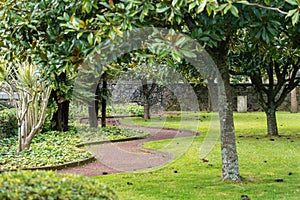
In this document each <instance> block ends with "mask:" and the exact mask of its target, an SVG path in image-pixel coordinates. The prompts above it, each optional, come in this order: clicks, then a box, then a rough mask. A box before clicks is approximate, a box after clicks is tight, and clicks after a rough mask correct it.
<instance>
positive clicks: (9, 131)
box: [0, 109, 18, 139]
mask: <svg viewBox="0 0 300 200" xmlns="http://www.w3.org/2000/svg"><path fill="white" fill-rule="evenodd" d="M16 135H18V120H17V117H16V110H15V109H4V110H1V111H0V139H2V138H9V137H12V136H16Z"/></svg>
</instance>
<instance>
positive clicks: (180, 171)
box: [95, 112, 300, 200]
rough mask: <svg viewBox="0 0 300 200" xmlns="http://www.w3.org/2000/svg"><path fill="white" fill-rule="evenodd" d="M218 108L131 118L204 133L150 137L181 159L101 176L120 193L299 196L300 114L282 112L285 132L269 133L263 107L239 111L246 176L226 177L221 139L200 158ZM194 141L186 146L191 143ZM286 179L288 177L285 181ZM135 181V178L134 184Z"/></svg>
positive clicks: (175, 196) (137, 196) (178, 196)
mask: <svg viewBox="0 0 300 200" xmlns="http://www.w3.org/2000/svg"><path fill="white" fill-rule="evenodd" d="M213 116H215V115H214V114H212V113H204V112H203V113H200V114H199V113H183V114H182V115H181V114H180V113H171V114H169V115H168V117H159V116H156V117H153V119H151V120H149V121H144V120H143V119H141V118H135V119H126V120H125V121H124V122H126V123H134V124H141V125H147V126H165V127H173V128H179V127H180V128H186V129H192V130H198V131H201V132H203V134H202V135H201V136H198V137H195V138H194V140H193V141H192V143H191V138H180V139H176V140H164V141H157V142H149V143H147V144H145V145H144V146H146V147H151V148H156V149H160V150H168V151H169V152H171V153H173V154H174V155H175V156H176V159H175V160H174V161H172V162H171V163H169V164H167V165H166V166H164V167H161V168H158V169H155V170H152V171H144V172H135V173H121V174H115V175H108V176H101V177H95V178H96V179H99V180H100V181H102V182H104V183H107V184H108V185H110V186H111V187H112V188H113V189H114V190H115V191H116V192H117V194H118V195H119V198H120V199H124V200H129V199H143V200H151V199H153V200H154V199H155V200H156V199H184V200H186V199H193V200H194V199H222V200H224V199H230V200H231V199H242V198H241V196H242V195H247V196H248V197H249V198H251V199H261V200H265V199H274V200H275V199H276V200H277V199H280V200H281V199H287V200H293V199H295V200H296V199H299V196H300V131H299V130H300V114H290V113H284V112H281V113H278V127H279V132H280V134H281V135H282V136H281V137H278V138H270V137H266V121H265V115H264V114H263V113H244V114H240V113H235V126H236V135H237V148H238V154H239V165H240V171H241V175H242V176H243V177H244V181H242V182H240V183H231V182H224V181H222V180H221V156H220V145H219V141H217V142H216V144H215V145H214V146H213V148H212V150H211V151H210V153H209V154H208V156H207V157H206V159H207V160H209V162H203V161H202V160H201V159H200V156H199V155H200V147H201V145H202V143H203V141H204V139H205V138H206V133H207V131H208V130H211V128H209V127H214V126H215V125H216V124H212V126H210V125H211V124H210V119H211V118H212V117H213ZM187 146H188V147H189V148H188V149H186V148H185V147H187ZM281 181H283V182H281ZM131 183H132V184H131Z"/></svg>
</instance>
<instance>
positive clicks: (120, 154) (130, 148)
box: [57, 126, 197, 176]
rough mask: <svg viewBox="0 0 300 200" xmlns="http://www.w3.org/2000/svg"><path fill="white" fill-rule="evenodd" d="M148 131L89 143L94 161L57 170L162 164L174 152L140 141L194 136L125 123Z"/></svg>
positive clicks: (93, 171) (88, 172)
mask: <svg viewBox="0 0 300 200" xmlns="http://www.w3.org/2000/svg"><path fill="white" fill-rule="evenodd" d="M127 127H131V128H135V129H139V130H144V131H147V132H149V134H150V136H149V137H147V138H146V139H139V140H133V141H127V142H116V143H106V144H98V145H92V146H89V147H88V150H89V151H91V152H92V153H93V154H94V155H95V157H96V161H94V162H92V163H89V164H86V165H83V166H78V167H72V168H67V169H63V170H58V171H57V173H61V174H63V173H71V174H80V175H84V176H99V175H106V174H112V173H120V172H130V171H137V170H144V169H149V168H154V167H158V166H162V165H164V164H166V163H167V162H169V161H170V160H172V158H173V155H172V154H170V153H167V152H160V151H155V150H153V149H147V148H144V147H142V144H143V143H145V142H149V141H154V140H163V139H170V138H177V137H187V136H195V135H196V134H197V133H196V132H193V131H185V130H177V129H165V128H154V127H138V126H127Z"/></svg>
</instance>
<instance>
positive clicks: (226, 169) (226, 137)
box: [209, 41, 241, 181]
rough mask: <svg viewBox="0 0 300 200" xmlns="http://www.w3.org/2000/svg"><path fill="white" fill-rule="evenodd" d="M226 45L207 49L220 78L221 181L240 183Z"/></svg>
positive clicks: (224, 42)
mask: <svg viewBox="0 0 300 200" xmlns="http://www.w3.org/2000/svg"><path fill="white" fill-rule="evenodd" d="M227 52H228V45H227V42H226V41H223V42H221V43H220V45H219V46H218V48H214V49H209V53H210V55H211V56H212V58H213V60H214V62H215V64H216V65H217V67H218V69H219V72H220V76H219V77H218V97H219V98H218V99H219V101H218V103H219V117H220V129H221V153H222V179H223V180H231V181H241V176H240V171H239V165H238V155H237V151H236V142H235V133H234V120H233V112H232V100H231V98H230V97H231V87H230V81H229V70H228V69H227V64H226V63H227Z"/></svg>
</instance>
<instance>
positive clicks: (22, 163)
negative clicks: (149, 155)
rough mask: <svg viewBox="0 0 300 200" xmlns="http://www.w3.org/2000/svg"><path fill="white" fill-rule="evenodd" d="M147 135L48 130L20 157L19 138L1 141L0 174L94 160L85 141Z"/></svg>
mask: <svg viewBox="0 0 300 200" xmlns="http://www.w3.org/2000/svg"><path fill="white" fill-rule="evenodd" d="M146 135H147V133H145V132H143V131H138V130H133V129H129V128H122V127H105V128H97V129H89V128H87V127H85V128H84V126H81V127H79V128H78V130H77V129H75V128H73V129H71V130H70V131H68V132H58V131H48V132H45V133H42V134H38V135H36V136H35V138H34V139H33V143H32V145H31V148H30V149H29V150H25V151H22V152H21V153H19V154H17V137H11V138H4V139H2V140H0V154H1V157H0V171H5V170H15V169H22V168H32V167H43V166H55V165H59V164H65V163H68V162H75V161H79V160H83V159H87V158H90V157H92V154H91V153H89V152H88V151H87V150H86V149H85V148H84V147H80V148H77V147H76V145H78V144H82V143H85V142H98V141H102V140H115V139H124V138H127V137H144V136H146Z"/></svg>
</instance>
